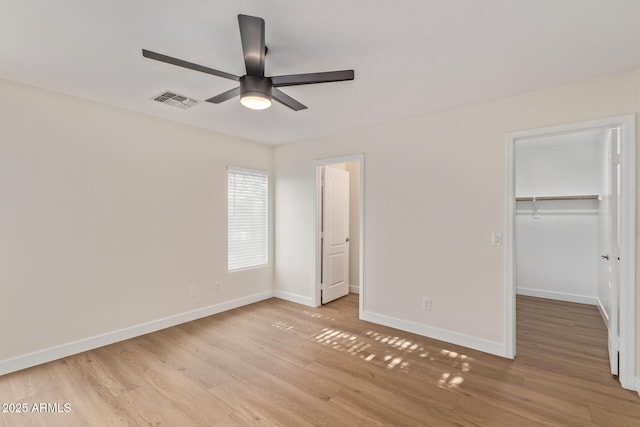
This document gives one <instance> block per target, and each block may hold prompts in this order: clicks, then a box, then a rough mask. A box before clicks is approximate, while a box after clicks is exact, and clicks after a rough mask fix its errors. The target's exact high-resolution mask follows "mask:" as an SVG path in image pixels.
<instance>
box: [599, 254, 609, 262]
mask: <svg viewBox="0 0 640 427" xmlns="http://www.w3.org/2000/svg"><path fill="white" fill-rule="evenodd" d="M600 258H602V259H606V260H607V261H609V255H600Z"/></svg>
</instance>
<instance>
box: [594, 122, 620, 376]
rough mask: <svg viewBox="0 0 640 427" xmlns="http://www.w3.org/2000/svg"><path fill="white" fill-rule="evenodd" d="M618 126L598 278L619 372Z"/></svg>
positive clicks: (610, 155) (611, 146)
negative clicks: (603, 291) (603, 290)
mask: <svg viewBox="0 0 640 427" xmlns="http://www.w3.org/2000/svg"><path fill="white" fill-rule="evenodd" d="M618 135H619V129H617V128H616V129H612V130H611V134H610V139H609V141H608V145H607V162H606V171H605V181H606V182H605V185H604V189H603V190H604V191H603V194H602V197H601V201H600V209H599V213H598V214H599V221H598V222H599V224H598V227H599V230H598V234H599V237H598V240H599V249H600V265H599V266H598V281H599V282H600V286H599V287H600V288H601V289H605V290H606V292H605V293H604V294H600V295H599V298H600V304H601V307H600V308H601V309H602V310H603V311H604V314H605V318H606V321H607V329H608V346H609V363H610V365H611V373H612V374H614V375H618V370H619V366H618V364H619V358H618V352H619V349H620V333H619V328H620V309H619V306H620V291H619V287H620V286H619V280H620V276H619V270H620V265H619V263H620V230H619V223H620V221H619V213H620V205H619V203H620V197H619V193H620V191H619V188H620V161H619V158H620V155H619V154H620V152H619V147H620V146H619V142H618V140H619V138H618Z"/></svg>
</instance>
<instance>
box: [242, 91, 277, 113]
mask: <svg viewBox="0 0 640 427" xmlns="http://www.w3.org/2000/svg"><path fill="white" fill-rule="evenodd" d="M240 103H241V104H242V105H244V106H245V107H247V108H250V109H252V110H264V109H266V108H269V107H271V100H270V99H269V98H267V97H265V96H264V95H262V94H255V93H249V94H244V95H242V96H240Z"/></svg>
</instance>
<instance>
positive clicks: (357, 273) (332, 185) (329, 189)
mask: <svg viewBox="0 0 640 427" xmlns="http://www.w3.org/2000/svg"><path fill="white" fill-rule="evenodd" d="M314 167H315V174H316V186H315V202H316V203H315V209H314V214H315V219H314V223H315V229H316V232H315V260H316V263H315V267H316V268H315V281H314V283H315V289H314V292H313V295H314V298H313V305H314V306H315V307H318V306H320V305H321V304H325V303H328V302H330V301H332V300H334V299H337V298H340V297H342V296H345V295H347V294H349V293H352V294H359V297H358V300H359V303H358V305H359V312H361V311H362V305H363V304H362V302H363V298H364V280H363V217H364V201H363V197H364V188H363V187H364V186H363V177H364V156H363V155H362V154H358V155H353V156H345V157H337V158H330V159H323V160H318V161H316V162H315V164H314Z"/></svg>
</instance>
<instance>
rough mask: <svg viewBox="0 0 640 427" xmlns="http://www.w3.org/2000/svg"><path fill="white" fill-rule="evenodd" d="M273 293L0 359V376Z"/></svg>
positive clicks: (263, 293)
mask: <svg viewBox="0 0 640 427" xmlns="http://www.w3.org/2000/svg"><path fill="white" fill-rule="evenodd" d="M273 296H274V293H273V291H266V292H260V293H257V294H253V295H249V296H246V297H242V298H238V299H234V300H231V301H226V302H223V303H220V304H214V305H210V306H208V307H203V308H199V309H197V310H193V311H188V312H185V313H181V314H177V315H173V316H169V317H165V318H163V319H158V320H153V321H151V322H147V323H142V324H140V325H136V326H132V327H129V328H124V329H120V330H117V331H113V332H107V333H106V334H101V335H97V336H94V337H90V338H86V339H82V340H78V341H74V342H70V343H67V344H62V345H59V346H56V347H51V348H47V349H44V350H39V351H35V352H33V353H29V354H25V355H22V356H18V357H14V358H11V359H5V360H1V361H0V376H1V375H5V374H8V373H11V372H15V371H19V370H22V369H26V368H30V367H32V366H36V365H40V364H43V363H47V362H51V361H53V360H57V359H61V358H63V357H67V356H71V355H74V354H78V353H82V352H84V351H88V350H93V349H95V348H98V347H103V346H105V345H109V344H113V343H116V342H119V341H124V340H128V339H130V338H135V337H138V336H140V335H145V334H148V333H151V332H156V331H159V330H161V329H166V328H169V327H171V326H176V325H180V324H182V323H186V322H191V321H193V320H196V319H200V318H203V317H207V316H211V315H213V314H217V313H222V312H223V311H228V310H232V309H234V308H238V307H242V306H243V305H248V304H252V303H254V302H258V301H262V300H265V299H269V298H272V297H273Z"/></svg>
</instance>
